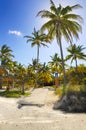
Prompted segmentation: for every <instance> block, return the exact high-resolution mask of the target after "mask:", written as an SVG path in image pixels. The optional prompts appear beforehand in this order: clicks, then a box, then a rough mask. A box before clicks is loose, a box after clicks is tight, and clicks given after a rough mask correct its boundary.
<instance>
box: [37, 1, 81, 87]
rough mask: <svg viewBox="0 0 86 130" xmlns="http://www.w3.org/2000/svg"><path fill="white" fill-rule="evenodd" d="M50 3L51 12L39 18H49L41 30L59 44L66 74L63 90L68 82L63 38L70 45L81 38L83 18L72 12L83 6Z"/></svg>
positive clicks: (42, 13) (44, 12) (46, 11)
mask: <svg viewBox="0 0 86 130" xmlns="http://www.w3.org/2000/svg"><path fill="white" fill-rule="evenodd" d="M50 3H51V6H50V10H49V11H48V10H41V11H39V12H38V14H37V16H41V18H48V21H47V22H46V23H44V25H43V26H42V27H41V30H42V31H45V30H47V31H48V35H49V36H50V38H54V37H56V39H57V43H58V44H59V47H60V52H61V59H62V67H63V74H64V85H63V86H64V87H63V88H65V86H66V80H65V67H64V57H63V50H62V36H64V38H65V39H66V41H67V42H70V43H72V41H73V37H74V38H76V39H78V38H79V35H78V32H81V31H82V28H81V26H80V22H82V17H81V16H80V15H77V14H73V13H71V12H72V11H73V9H77V8H80V7H81V6H80V5H78V4H77V5H74V6H66V7H62V6H61V5H59V6H58V7H57V6H56V5H55V4H54V2H53V1H52V0H50Z"/></svg>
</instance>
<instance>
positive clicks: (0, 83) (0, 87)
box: [0, 81, 2, 89]
mask: <svg viewBox="0 0 86 130" xmlns="http://www.w3.org/2000/svg"><path fill="white" fill-rule="evenodd" d="M0 89H2V81H0Z"/></svg>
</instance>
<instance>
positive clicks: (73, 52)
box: [66, 44, 86, 70]
mask: <svg viewBox="0 0 86 130" xmlns="http://www.w3.org/2000/svg"><path fill="white" fill-rule="evenodd" d="M84 49H86V48H85V47H83V46H82V45H81V46H80V45H78V46H76V44H74V45H72V46H69V47H68V48H67V51H68V52H69V55H67V57H66V59H67V60H68V59H71V64H72V62H73V60H75V65H76V70H77V59H81V60H86V54H84V53H83V50H84Z"/></svg>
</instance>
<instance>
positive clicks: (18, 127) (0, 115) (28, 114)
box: [0, 91, 86, 130]
mask: <svg viewBox="0 0 86 130" xmlns="http://www.w3.org/2000/svg"><path fill="white" fill-rule="evenodd" d="M40 98H41V97H40ZM18 100H19V99H8V98H2V97H0V130H86V114H85V113H82V114H69V113H63V112H61V111H58V110H57V111H54V110H53V109H52V107H53V103H54V102H55V101H56V100H58V97H56V96H54V95H53V92H52V91H48V93H47V95H46V100H45V106H43V107H37V106H23V107H22V108H21V109H18V108H17V106H18V104H17V101H18ZM36 100H37V99H36Z"/></svg>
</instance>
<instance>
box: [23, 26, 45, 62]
mask: <svg viewBox="0 0 86 130" xmlns="http://www.w3.org/2000/svg"><path fill="white" fill-rule="evenodd" d="M24 37H25V38H27V42H31V46H32V47H34V46H35V45H37V64H38V62H39V47H41V45H42V46H44V47H45V46H47V45H46V44H45V42H47V35H46V34H42V33H41V32H40V31H39V30H38V31H36V29H35V28H34V32H33V33H32V36H24Z"/></svg>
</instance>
